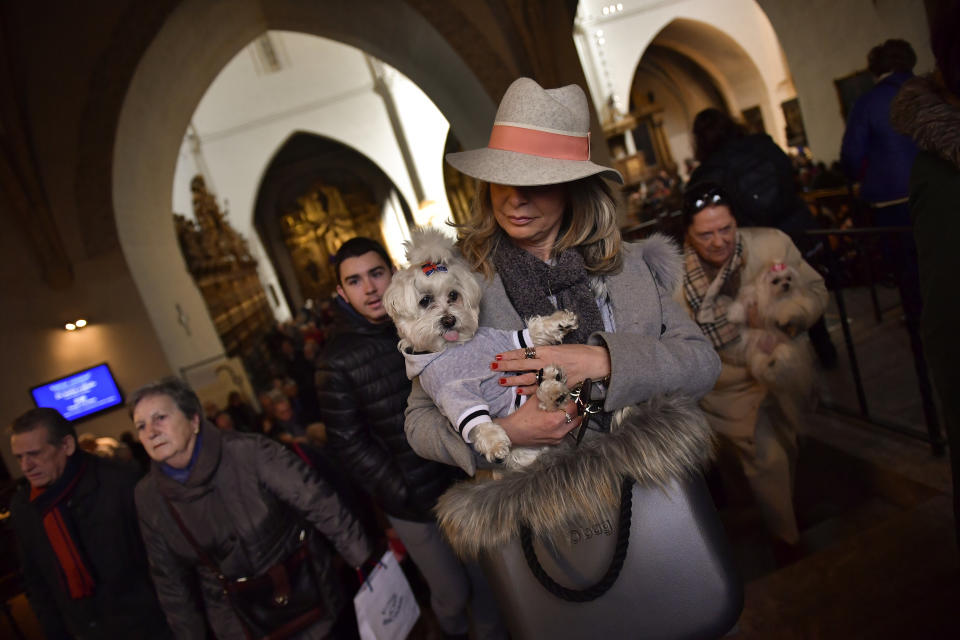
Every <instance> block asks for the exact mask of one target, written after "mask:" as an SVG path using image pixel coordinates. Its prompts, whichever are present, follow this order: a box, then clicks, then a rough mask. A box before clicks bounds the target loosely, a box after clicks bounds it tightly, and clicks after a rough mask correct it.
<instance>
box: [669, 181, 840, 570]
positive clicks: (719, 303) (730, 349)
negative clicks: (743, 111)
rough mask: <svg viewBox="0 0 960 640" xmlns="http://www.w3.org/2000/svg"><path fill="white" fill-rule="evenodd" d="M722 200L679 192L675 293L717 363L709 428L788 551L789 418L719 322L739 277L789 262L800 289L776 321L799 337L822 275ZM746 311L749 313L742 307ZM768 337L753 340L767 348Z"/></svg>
mask: <svg viewBox="0 0 960 640" xmlns="http://www.w3.org/2000/svg"><path fill="white" fill-rule="evenodd" d="M733 213H734V212H733V211H731V205H730V201H729V199H728V198H727V196H726V194H725V193H724V192H723V190H722V189H721V188H720V187H719V186H717V185H714V184H711V183H701V184H699V185H692V186H691V187H690V188H689V189H688V191H687V195H686V197H685V200H684V210H683V214H684V225H685V228H686V235H685V239H684V278H683V286H682V287H681V288H680V289H679V290H678V291H677V293H676V299H677V300H679V301H681V302H683V303H684V304H685V305H686V308H687V311H688V312H689V313H690V316H691V317H692V318H693V319H694V320H695V321H696V322H697V324H698V325H700V328H701V330H702V331H703V332H704V334H706V336H707V337H708V338H710V340H711V341H712V342H713V345H714V348H716V349H717V352H718V354H719V355H720V360H721V361H722V363H723V369H722V370H721V372H720V377H719V378H718V379H717V383H716V385H715V386H714V388H713V391H711V392H710V393H708V394H707V395H706V396H705V397H704V398H703V399H702V400H701V402H700V406H701V407H702V408H703V410H704V411H705V412H706V414H707V418H708V419H709V421H710V424H711V426H712V427H713V428H714V430H715V431H716V432H717V433H718V434H720V436H721V437H722V440H723V442H724V444H727V445H732V447H731V448H732V450H733V451H734V452H735V454H736V458H737V460H738V461H739V463H740V466H741V467H742V469H743V472H744V475H745V476H746V478H747V481H748V483H749V485H750V488H751V490H752V492H753V494H754V497H755V499H756V501H757V504H758V507H759V508H760V511H761V514H762V516H763V519H764V523H765V524H766V526H767V528H768V530H769V532H770V534H771V535H772V536H773V545H774V550H775V551H776V552H778V555H779V554H780V552H786V553H784V555H789V552H791V551H793V552H796V551H797V549H796V545H797V544H798V543H799V540H800V535H799V531H798V529H797V520H796V515H795V514H794V510H793V469H794V463H795V460H796V453H797V435H796V429H797V426H798V425H797V424H796V420H795V419H788V417H787V415H788V414H787V413H785V412H784V411H783V410H782V408H781V407H780V406H779V404H778V402H777V400H776V399H775V397H774V396H773V395H772V394H771V393H770V392H769V390H768V389H767V387H766V386H764V385H763V384H762V383H760V382H758V381H757V380H756V379H754V378H753V377H752V376H751V374H750V372H749V371H748V370H747V369H746V368H745V367H744V366H741V365H739V364H735V361H736V359H735V358H733V357H732V356H733V354H734V353H735V352H736V350H737V346H738V345H739V343H740V339H741V337H740V327H739V326H738V325H736V324H734V323H731V322H727V319H726V302H725V301H727V300H729V299H733V298H735V297H736V295H737V293H738V291H739V290H740V287H741V286H742V285H745V284H748V283H752V282H753V281H754V280H756V278H757V277H758V276H759V275H760V274H761V273H762V272H763V271H764V270H766V269H769V268H770V266H771V265H772V264H774V263H784V264H786V265H788V266H790V267H793V268H794V269H796V270H797V273H798V274H799V278H798V280H799V281H798V282H797V283H795V286H799V287H801V288H803V289H804V290H805V292H806V293H807V294H808V295H807V296H805V299H806V300H807V304H805V305H800V306H798V307H797V308H796V312H795V314H794V315H792V316H791V317H790V318H787V319H785V320H787V321H786V322H785V323H783V325H784V326H782V328H783V329H784V330H785V332H786V333H788V334H789V335H792V336H794V340H801V341H805V340H806V339H807V338H806V333H805V331H806V329H807V328H808V327H809V326H810V325H811V324H813V323H814V322H815V321H816V320H817V319H818V318H819V317H820V316H821V315H822V314H823V310H824V308H825V307H826V304H827V289H826V286H825V285H824V282H823V278H822V277H820V274H818V273H817V272H816V271H815V270H814V269H813V268H812V267H811V266H810V265H809V264H807V263H806V262H805V261H804V260H803V257H802V256H801V254H800V251H799V250H798V249H797V247H796V246H795V245H794V244H793V242H792V241H791V240H790V237H789V236H787V235H786V234H784V233H783V232H781V231H779V230H777V229H773V228H767V227H755V228H744V229H738V228H737V223H736V219H735V218H734V215H733ZM747 315H748V318H749V317H750V316H752V315H753V313H752V311H751V310H749V309H748V314H747ZM774 346H775V345H774V344H766V345H765V344H763V343H761V345H760V347H761V348H762V349H764V350H767V349H769V350H770V351H772V349H773V347H774Z"/></svg>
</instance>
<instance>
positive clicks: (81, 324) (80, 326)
mask: <svg viewBox="0 0 960 640" xmlns="http://www.w3.org/2000/svg"><path fill="white" fill-rule="evenodd" d="M74 324H76V325H77V329H83V328H84V327H85V326H87V321H86V320H84V319H83V318H80V319H79V320H77V321H76V322H75V323H74Z"/></svg>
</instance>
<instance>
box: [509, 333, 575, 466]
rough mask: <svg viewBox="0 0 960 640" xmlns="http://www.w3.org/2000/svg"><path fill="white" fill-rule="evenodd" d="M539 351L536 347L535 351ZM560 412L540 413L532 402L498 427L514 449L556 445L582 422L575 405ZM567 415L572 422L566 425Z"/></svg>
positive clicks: (525, 404)
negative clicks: (507, 437) (504, 433)
mask: <svg viewBox="0 0 960 640" xmlns="http://www.w3.org/2000/svg"><path fill="white" fill-rule="evenodd" d="M537 348H538V349H539V347H537ZM565 409H566V413H564V412H563V411H541V410H540V408H539V407H538V406H537V403H536V402H535V401H533V400H529V401H527V402H524V403H523V405H522V406H521V407H520V408H519V409H517V410H516V411H514V412H513V413H511V414H510V415H508V416H504V417H503V418H497V424H499V425H500V426H501V427H503V430H504V431H506V432H507V435H508V436H510V443H511V445H512V446H514V447H537V446H542V445H551V444H559V443H560V442H561V441H562V440H563V438H564V436H566V435H567V434H568V433H569V432H570V431H571V430H573V429H576V428H577V427H579V426H580V421H581V420H582V418H580V416H578V415H577V405H576V404H574V403H573V402H570V403H568V404H567V406H566V407H565ZM567 415H570V416H571V417H572V418H573V419H572V420H571V421H570V422H567Z"/></svg>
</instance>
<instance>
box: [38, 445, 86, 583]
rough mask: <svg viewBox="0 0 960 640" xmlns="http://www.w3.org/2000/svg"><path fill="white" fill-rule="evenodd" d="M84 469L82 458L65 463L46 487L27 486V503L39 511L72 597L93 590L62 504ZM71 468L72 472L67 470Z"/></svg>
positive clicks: (67, 512) (68, 517)
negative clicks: (75, 461) (58, 476)
mask: <svg viewBox="0 0 960 640" xmlns="http://www.w3.org/2000/svg"><path fill="white" fill-rule="evenodd" d="M71 467H72V468H71ZM86 468H87V463H86V461H83V462H82V463H81V464H80V465H79V468H76V465H71V464H69V463H68V464H67V469H65V470H64V473H63V476H61V477H60V478H59V479H58V480H57V482H55V483H54V484H52V485H51V486H49V487H42V488H37V487H31V489H30V502H33V503H35V504H36V507H37V509H38V510H39V511H40V517H41V518H42V519H43V528H44V530H45V531H46V533H47V539H48V540H49V541H50V546H51V547H53V552H54V553H55V554H56V555H57V561H58V562H59V564H60V574H61V577H62V578H63V581H64V582H65V583H66V587H67V591H68V592H69V593H70V597H71V598H73V599H74V600H77V599H79V598H88V597H90V596H92V595H93V589H94V582H93V576H91V575H90V570H89V569H88V568H87V563H86V561H85V560H84V557H83V554H82V553H81V552H80V549H79V548H78V547H77V544H76V542H75V541H74V535H73V526H72V524H73V523H72V522H71V520H70V512H69V511H67V509H66V507H65V506H64V503H65V501H66V499H67V498H69V497H70V494H71V493H73V490H74V489H75V488H76V486H77V483H78V482H79V481H80V478H81V477H82V476H83V472H84V471H86ZM71 471H74V472H73V473H70V472H71Z"/></svg>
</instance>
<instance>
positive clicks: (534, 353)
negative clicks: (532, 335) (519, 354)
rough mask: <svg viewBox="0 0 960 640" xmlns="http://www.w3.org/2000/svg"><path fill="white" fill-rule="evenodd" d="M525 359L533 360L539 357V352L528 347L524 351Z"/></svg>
mask: <svg viewBox="0 0 960 640" xmlns="http://www.w3.org/2000/svg"><path fill="white" fill-rule="evenodd" d="M523 357H524V358H526V359H528V360H533V359H534V358H536V357H537V350H536V349H535V348H534V347H526V348H525V349H524V350H523Z"/></svg>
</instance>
